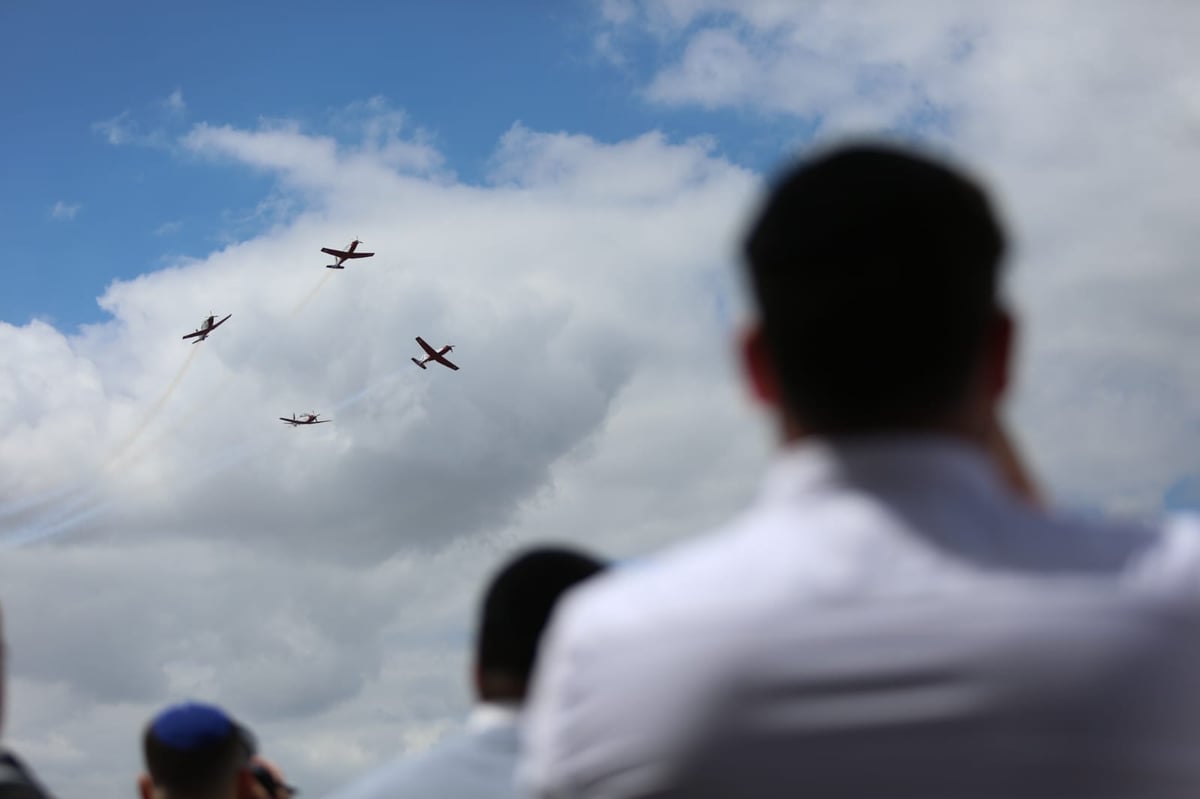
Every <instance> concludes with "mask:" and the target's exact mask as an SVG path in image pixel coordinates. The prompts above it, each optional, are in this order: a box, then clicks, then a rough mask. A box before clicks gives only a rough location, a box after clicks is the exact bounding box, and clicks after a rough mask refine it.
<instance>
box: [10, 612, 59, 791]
mask: <svg viewBox="0 0 1200 799" xmlns="http://www.w3.org/2000/svg"><path fill="white" fill-rule="evenodd" d="M7 666H8V644H7V642H6V641H5V639H4V614H3V613H0V729H3V723H4V711H5V699H7V695H6V687H7V682H8V673H7ZM49 796H50V794H49V793H48V792H47V791H46V789H45V788H43V787H42V786H41V785H40V784H39V783H38V781H37V778H36V777H35V776H34V775H33V772H32V771H30V770H29V768H28V767H27V766H26V765H25V764H24V763H23V762H21V760H20V759H19V758H18V757H17V756H16V755H15V754H13V753H12V752H11V751H10V750H9V749H8V747H0V799H48V797H49Z"/></svg>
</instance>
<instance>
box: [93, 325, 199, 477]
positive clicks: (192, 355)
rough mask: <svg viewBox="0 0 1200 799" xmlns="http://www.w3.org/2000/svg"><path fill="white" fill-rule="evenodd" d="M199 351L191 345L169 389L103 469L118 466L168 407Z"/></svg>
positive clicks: (107, 469) (106, 469)
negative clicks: (122, 458) (127, 451)
mask: <svg viewBox="0 0 1200 799" xmlns="http://www.w3.org/2000/svg"><path fill="white" fill-rule="evenodd" d="M198 351H199V350H198V349H197V348H196V347H195V345H193V346H192V347H191V352H189V353H188V356H187V358H185V359H184V361H183V366H181V367H179V371H178V372H176V373H175V377H174V378H172V380H171V382H170V383H169V384H168V385H167V390H166V391H164V392H163V393H162V396H160V397H159V398H158V400H157V401H156V402H155V403H154V405H152V406H151V407H150V410H149V411H147V413H146V415H145V416H144V417H143V418H142V421H141V424H139V425H138V426H137V427H136V428H135V429H134V431H133V432H132V433H130V434H129V436H128V437H127V438H126V439H125V441H124V442H122V443H121V445H120V446H119V447H117V451H116V452H114V453H113V454H112V455H110V456H109V459H108V463H107V464H105V465H104V467H103V468H102V469H101V471H104V472H107V471H109V470H110V469H112V468H113V467H114V466H116V464H117V462H118V461H120V460H121V456H122V455H124V454H125V451H126V450H127V449H129V447H130V446H132V445H133V443H134V442H135V441H137V440H138V438H139V437H141V435H142V433H144V432H146V428H148V427H149V426H150V423H151V422H153V421H154V420H155V418H156V417H157V416H158V414H160V413H161V412H162V409H163V408H164V407H166V405H167V402H168V401H169V400H170V399H171V396H172V395H173V394H174V393H175V389H177V388H179V384H180V383H182V382H183V378H184V375H186V374H187V371H188V369H189V368H190V367H191V365H192V361H194V360H196V354H197V352H198Z"/></svg>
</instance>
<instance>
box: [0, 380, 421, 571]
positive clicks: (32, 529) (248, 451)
mask: <svg viewBox="0 0 1200 799" xmlns="http://www.w3.org/2000/svg"><path fill="white" fill-rule="evenodd" d="M409 371H410V370H409V369H406V368H401V369H398V370H396V371H394V372H390V373H388V374H386V375H383V376H382V377H379V378H377V379H376V380H374V381H372V382H371V383H370V384H368V385H367V386H366V387H365V388H362V389H359V390H358V391H355V392H354V393H352V394H349V395H347V396H346V397H344V398H343V399H341V400H339V401H338V402H336V403H335V404H334V405H333V412H340V411H344V410H347V409H348V408H352V407H354V406H355V405H357V404H358V403H360V402H362V401H363V400H364V399H366V398H367V397H369V396H370V395H371V394H372V393H373V392H375V391H377V390H378V389H380V388H381V387H383V386H385V385H387V384H388V383H389V382H390V381H391V380H393V379H394V378H396V377H398V376H399V375H401V374H404V373H407V372H409ZM279 440H280V439H279V438H278V437H277V436H275V434H273V433H267V432H266V431H264V432H263V433H261V434H259V435H257V436H254V437H252V438H250V439H249V440H246V441H244V442H243V443H242V444H241V445H240V446H237V447H234V448H233V449H231V450H223V451H221V452H219V453H216V454H214V455H212V456H210V457H209V458H207V459H206V460H203V461H200V462H199V463H196V464H194V465H193V466H191V467H190V468H189V469H188V481H189V482H191V483H197V482H200V481H202V480H205V479H208V478H211V477H214V476H216V475H218V474H220V473H221V472H224V471H225V470H226V469H228V468H230V467H231V466H235V465H237V464H239V463H242V462H244V461H246V460H248V459H249V458H251V457H253V456H255V455H259V454H261V453H264V452H267V451H269V450H270V449H272V448H273V447H274V446H276V445H278V443H279ZM100 493H101V491H100V489H98V488H93V489H92V490H91V491H89V492H85V494H84V495H82V496H80V497H78V498H76V499H75V500H74V501H72V502H70V503H68V504H67V505H66V506H65V507H63V508H60V509H59V510H58V512H57V513H55V514H53V515H52V516H50V517H48V518H44V519H42V520H40V522H38V523H35V524H33V525H30V526H28V527H24V528H21V529H18V530H16V531H15V532H13V533H11V534H7V535H4V536H3V537H0V547H9V548H11V547H17V546H21V545H23V544H29V543H34V542H36V541H45V540H48V539H51V538H54V537H56V536H58V535H61V534H62V533H65V532H69V531H70V530H72V529H74V528H76V527H78V526H79V525H80V524H82V523H83V522H86V521H89V520H91V519H94V518H96V517H97V516H98V515H100V514H101V513H103V512H104V511H106V510H107V509H109V508H110V507H112V506H113V505H114V504H115V503H116V500H115V499H111V498H110V499H106V500H102V501H100V502H97V503H94V504H92V505H90V506H88V505H85V503H86V502H87V501H88V500H90V499H92V498H94V497H96V496H97V495H98V494H100ZM81 506H83V507H82V508H81Z"/></svg>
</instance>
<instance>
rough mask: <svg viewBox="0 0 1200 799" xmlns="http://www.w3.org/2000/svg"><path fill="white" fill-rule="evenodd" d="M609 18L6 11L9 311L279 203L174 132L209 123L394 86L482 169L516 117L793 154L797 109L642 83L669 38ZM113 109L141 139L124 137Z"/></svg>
mask: <svg viewBox="0 0 1200 799" xmlns="http://www.w3.org/2000/svg"><path fill="white" fill-rule="evenodd" d="M598 21H599V13H598V10H597V8H596V7H595V6H594V5H593V4H591V3H582V2H579V1H578V0H553V2H551V0H522V2H514V3H503V4H501V3H488V2H462V3H457V2H456V3H429V2H396V3H363V2H345V3H329V2H309V1H307V0H305V1H304V2H275V1H271V2H246V3H234V2H213V3H204V4H176V3H172V4H162V3H149V2H142V3H120V4H117V5H116V10H113V6H112V5H110V4H97V3H91V2H45V3H32V2H28V3H19V4H13V3H9V4H6V5H5V7H4V10H2V11H0V24H2V25H3V27H4V28H5V29H6V30H8V31H14V32H16V31H19V32H20V35H19V36H10V37H9V40H8V41H7V42H6V45H5V48H4V49H3V52H0V75H2V76H4V77H0V103H2V104H3V107H4V108H5V119H6V121H7V123H8V124H6V125H4V126H3V127H2V128H0V152H3V153H4V155H3V156H2V158H3V165H2V168H0V184H2V185H3V186H4V189H5V190H4V192H3V193H2V195H0V236H2V238H3V241H4V243H5V249H6V257H5V266H4V280H5V286H6V290H5V291H4V292H3V293H2V294H0V320H3V321H7V322H10V323H15V324H23V323H25V322H27V321H29V320H30V319H31V318H34V317H38V318H43V319H46V320H47V321H51V322H52V323H54V324H55V325H56V326H58V327H60V329H64V330H70V329H73V328H74V327H75V326H76V325H79V324H82V323H89V322H95V321H99V320H101V319H103V318H105V314H104V312H103V311H102V310H101V309H100V308H99V306H98V305H97V304H96V302H95V298H96V297H97V296H98V295H99V294H100V293H101V292H102V291H103V289H104V287H105V286H106V285H107V284H108V283H109V282H110V281H112V280H113V279H118V278H129V277H131V276H134V275H137V274H140V273H143V272H146V271H150V270H153V269H156V268H159V267H161V266H163V265H164V264H165V263H168V262H170V260H171V259H173V258H175V257H177V256H188V257H202V256H204V255H206V254H207V253H209V252H211V251H212V250H213V249H215V248H218V247H219V246H221V245H222V244H223V243H225V242H227V241H228V240H230V239H231V238H232V239H238V238H242V237H245V236H250V235H253V234H254V233H255V232H257V231H256V229H255V228H256V226H259V225H261V224H264V223H265V221H269V220H262V219H258V218H254V217H253V212H254V209H255V207H256V205H257V203H259V202H260V201H261V200H262V199H263V198H264V197H266V196H267V194H268V193H269V190H270V186H271V182H270V179H269V178H267V177H265V176H261V175H255V174H253V173H249V172H247V171H245V170H233V169H226V168H222V167H221V166H220V165H215V164H213V163H211V162H208V161H202V160H198V159H195V158H192V157H184V156H181V155H179V154H178V153H173V152H172V151H171V150H170V149H169V145H170V143H171V142H172V141H173V140H174V139H177V138H178V136H180V135H182V134H183V133H186V131H187V130H188V129H189V128H190V127H191V126H192V125H194V124H196V123H198V122H202V121H203V122H208V123H210V124H216V125H224V124H229V125H234V126H238V127H254V126H255V125H256V124H257V123H258V121H259V120H260V119H262V118H270V119H292V120H298V121H300V122H301V123H303V124H304V125H305V127H306V129H307V130H310V131H312V132H327V133H336V124H334V123H335V115H336V113H337V111H338V110H339V109H342V108H344V107H345V106H347V105H348V104H350V103H353V102H356V101H358V102H361V101H363V100H366V99H368V98H370V97H375V96H380V97H383V98H385V99H386V100H387V101H388V103H390V105H391V106H392V107H394V108H399V109H402V110H403V111H404V112H405V113H406V114H407V115H408V119H409V121H410V123H411V124H412V125H414V126H417V127H420V128H422V129H424V130H426V131H427V132H428V133H430V134H431V135H432V136H433V141H434V144H435V145H436V146H437V148H438V149H439V150H440V151H441V152H442V153H443V154H444V155H445V156H446V158H447V162H448V163H447V166H448V167H449V168H450V169H451V170H452V171H454V172H455V173H456V174H457V175H458V176H459V178H460V179H463V180H467V181H475V180H480V179H482V177H483V175H484V174H485V171H486V167H487V163H488V158H489V156H490V154H491V153H492V151H493V149H494V147H495V145H496V142H497V140H498V138H499V137H500V136H501V135H502V134H503V133H504V132H505V131H506V130H507V129H508V128H509V127H510V126H511V125H512V124H513V123H514V122H517V121H520V122H522V123H523V124H524V125H526V126H528V127H530V128H532V129H535V130H546V131H558V130H564V131H570V132H578V131H586V132H587V133H588V134H589V135H591V136H594V137H596V138H597V139H600V140H602V141H615V140H619V139H623V138H627V137H631V136H634V135H637V134H639V133H642V132H644V131H646V130H651V129H658V130H662V131H664V132H665V133H667V134H668V136H670V137H671V138H672V139H673V140H678V139H682V138H686V137H688V136H693V135H697V134H706V135H715V136H716V137H717V139H718V141H719V142H720V147H721V151H722V153H723V154H725V155H726V156H727V157H729V158H731V159H733V160H734V161H737V162H740V163H744V164H747V165H750V166H752V167H755V168H759V169H762V168H766V167H768V166H769V165H770V164H771V163H773V162H774V161H775V160H776V159H777V158H778V156H779V155H780V153H781V147H782V145H783V143H784V142H786V141H787V139H788V138H789V135H790V134H791V130H792V127H793V126H792V125H789V124H788V123H784V122H780V121H778V120H772V119H771V118H769V117H767V116H763V115H757V116H756V115H747V114H743V113H740V112H724V113H707V112H704V111H697V110H691V109H668V108H664V107H663V106H655V105H651V104H649V103H647V102H644V101H643V100H642V99H640V95H639V92H638V87H639V86H640V85H641V84H642V83H644V80H645V77H646V75H647V74H649V73H650V71H652V70H653V69H654V66H655V62H656V61H657V58H656V55H655V54H656V52H657V50H656V49H655V48H654V47H653V46H651V45H652V43H650V42H649V41H647V42H646V43H645V44H646V45H647V46H645V47H643V48H639V46H638V43H637V42H627V43H626V44H627V45H628V47H627V48H626V49H625V53H626V54H627V55H630V54H632V56H633V57H632V58H631V59H629V60H628V61H627V62H626V64H625V65H622V66H616V65H614V64H613V63H612V62H610V61H608V60H606V59H604V58H603V57H601V56H600V55H599V54H598V53H597V51H596V48H595V46H594V36H595V31H596V26H597V23H598ZM639 53H640V55H639ZM642 56H644V58H643V57H642ZM630 64H632V65H633V66H630ZM176 92H178V94H177V95H176V97H177V98H178V99H181V100H182V105H180V104H178V103H176V104H174V105H172V103H171V102H170V98H171V96H172V95H173V94H174V93H176ZM114 120H115V121H116V122H117V123H119V124H120V126H121V127H122V129H124V130H127V131H133V133H134V135H135V136H136V135H140V136H141V137H143V140H142V142H141V143H140V144H139V143H138V141H137V140H134V141H131V142H127V143H125V144H123V145H121V146H114V145H113V144H112V143H110V141H109V137H108V136H107V135H106V134H105V130H104V128H103V124H104V123H105V122H106V121H114ZM152 135H153V136H154V137H156V138H155V140H154V141H155V142H156V143H157V145H158V146H148V145H147V144H146V142H145V140H144V137H149V136H152ZM56 206H57V207H58V209H59V213H58V214H55V213H54V210H53V209H55V208H56ZM239 220H241V221H240V222H239ZM352 233H353V231H351V234H352ZM340 243H344V242H339V243H338V244H340Z"/></svg>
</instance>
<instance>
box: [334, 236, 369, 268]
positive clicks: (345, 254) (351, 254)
mask: <svg viewBox="0 0 1200 799" xmlns="http://www.w3.org/2000/svg"><path fill="white" fill-rule="evenodd" d="M360 244H362V242H361V241H359V240H358V239H355V240H354V241H352V242H350V246H349V247H347V248H346V249H344V250H335V249H333V248H332V247H322V248H321V252H324V253H328V254H330V255H332V256H333V257H334V258H337V263H335V264H329V265H328V266H326V267H325V268H326V269H345V268H346V267H344V266H342V264H344V263H345V262H346V261H347V260H348V259H350V258H370V257H371V256H372V255H374V254H375V253H373V252H355V251H354V248H355V247H357V246H358V245H360Z"/></svg>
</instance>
